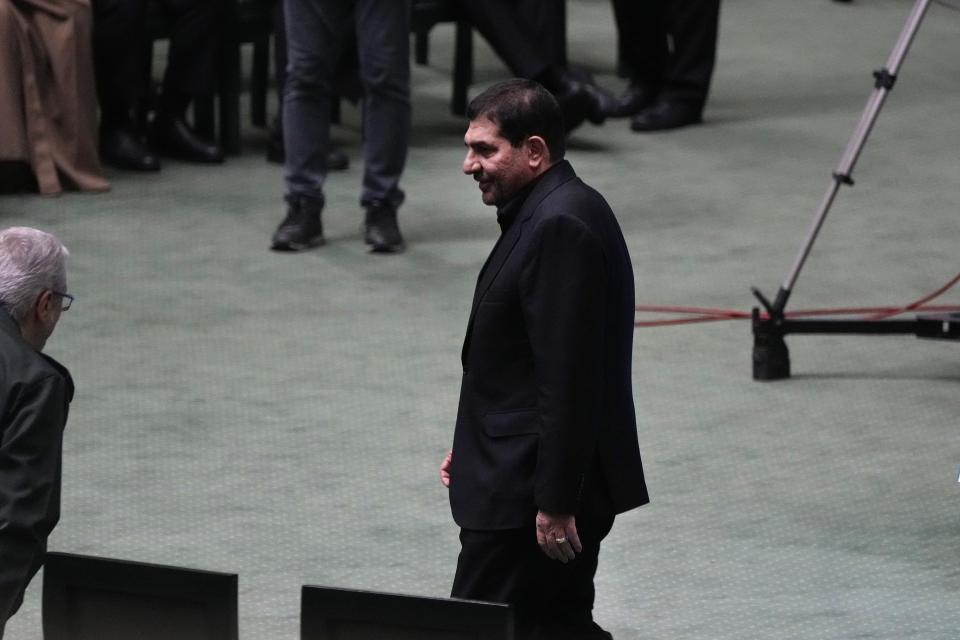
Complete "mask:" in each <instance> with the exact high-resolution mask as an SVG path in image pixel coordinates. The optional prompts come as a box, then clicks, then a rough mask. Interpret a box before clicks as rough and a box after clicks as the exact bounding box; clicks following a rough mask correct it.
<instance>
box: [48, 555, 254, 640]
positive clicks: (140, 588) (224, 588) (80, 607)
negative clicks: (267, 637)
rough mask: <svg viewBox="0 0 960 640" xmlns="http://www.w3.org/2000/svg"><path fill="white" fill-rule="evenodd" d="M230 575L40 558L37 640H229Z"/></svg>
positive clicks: (232, 637) (232, 627) (233, 584)
mask: <svg viewBox="0 0 960 640" xmlns="http://www.w3.org/2000/svg"><path fill="white" fill-rule="evenodd" d="M237 584H238V579H237V575H236V574H233V573H216V572H212V571H201V570H198V569H186V568H182V567H170V566H163V565H155V564H144V563H142V562H131V561H127V560H113V559H109V558H96V557H92V556H83V555H75V554H69V553H48V554H47V556H46V559H45V560H44V569H43V637H44V638H45V640H91V639H96V640H130V639H131V638H137V639H138V640H170V639H171V638H176V639H177V640H237V629H238V623H237V591H238V589H237Z"/></svg>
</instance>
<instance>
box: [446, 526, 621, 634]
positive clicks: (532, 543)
mask: <svg viewBox="0 0 960 640" xmlns="http://www.w3.org/2000/svg"><path fill="white" fill-rule="evenodd" d="M613 520H614V517H613V516H612V515H606V516H590V517H587V516H577V533H578V534H579V536H580V541H581V543H582V544H583V551H582V552H580V553H579V554H577V557H576V558H574V559H573V560H571V561H570V562H568V563H567V564H563V563H561V562H560V561H558V560H551V559H550V558H548V557H547V556H546V555H545V554H544V553H543V551H542V550H541V549H540V547H539V546H538V545H537V534H536V530H535V529H534V528H533V527H532V526H531V527H530V528H524V529H509V530H505V531H474V530H469V529H461V530H460V543H461V551H460V557H459V559H458V561H457V572H456V575H455V576H454V580H453V589H452V591H451V596H452V597H454V598H464V599H468V600H482V601H485V602H503V603H508V604H511V605H513V606H514V610H515V614H514V615H515V623H516V630H517V638H518V640H531V639H536V638H551V639H557V638H564V639H571V640H573V639H581V638H582V639H587V638H598V639H599V638H609V637H610V635H609V634H607V633H606V632H605V631H603V630H602V629H600V627H598V626H597V625H596V624H595V623H594V622H593V600H594V594H595V591H594V586H593V577H594V575H595V574H596V572H597V557H598V554H599V553H600V542H601V541H602V540H603V539H604V538H605V537H606V535H607V534H608V533H609V532H610V528H611V527H612V526H613Z"/></svg>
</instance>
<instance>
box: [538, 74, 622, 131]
mask: <svg viewBox="0 0 960 640" xmlns="http://www.w3.org/2000/svg"><path fill="white" fill-rule="evenodd" d="M553 95H554V97H555V98H556V99H557V103H558V104H559V105H560V111H561V113H563V122H564V125H565V126H566V129H567V131H568V132H569V131H572V130H573V129H576V128H577V127H579V126H580V125H581V124H583V121H584V120H589V121H590V122H592V123H593V124H602V123H603V121H604V120H605V119H606V118H607V114H608V113H610V111H612V110H613V109H614V106H615V103H616V98H615V97H614V96H613V94H612V93H610V92H609V91H607V90H606V89H604V88H603V87H601V86H599V85H597V84H596V83H594V82H593V81H592V80H589V79H578V78H574V77H572V76H571V75H565V76H564V77H563V78H561V80H560V82H559V84H558V86H557V87H556V89H555V90H554V91H553Z"/></svg>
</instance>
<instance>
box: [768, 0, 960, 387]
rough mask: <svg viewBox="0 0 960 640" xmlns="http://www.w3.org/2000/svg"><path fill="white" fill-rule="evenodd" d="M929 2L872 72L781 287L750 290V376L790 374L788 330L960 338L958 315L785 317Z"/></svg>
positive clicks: (923, 1)
mask: <svg viewBox="0 0 960 640" xmlns="http://www.w3.org/2000/svg"><path fill="white" fill-rule="evenodd" d="M930 2H931V0H917V2H916V4H914V6H913V9H912V10H911V12H910V16H909V18H908V19H907V24H906V25H905V26H904V28H903V31H902V32H901V33H900V38H899V39H898V40H897V43H896V45H895V46H894V48H893V52H892V53H891V54H890V58H889V60H887V64H886V66H885V67H884V68H882V69H880V70H879V71H875V72H874V73H873V77H874V79H875V82H874V89H873V92H872V93H871V94H870V98H869V99H868V100H867V105H866V107H865V109H864V111H863V114H862V115H861V116H860V122H859V123H858V124H857V127H856V129H855V130H854V132H853V135H852V136H851V138H850V142H849V143H847V148H846V151H844V154H843V157H842V158H841V159H840V164H839V165H838V166H837V169H836V171H834V172H833V180H832V181H831V182H830V186H829V188H828V189H827V192H826V194H825V195H824V196H823V200H822V201H821V203H820V208H819V210H818V211H817V215H816V217H815V218H814V221H813V225H812V226H811V228H810V232H809V233H808V234H807V239H806V241H805V243H804V245H803V247H802V248H801V249H800V252H799V253H798V254H797V257H796V259H795V261H794V263H793V266H792V267H791V268H790V272H789V274H788V275H787V278H786V279H785V280H784V281H783V284H782V285H781V286H780V290H779V291H778V292H777V296H776V298H775V299H774V301H773V302H772V303H771V302H770V301H769V300H768V299H767V298H766V297H764V295H763V294H762V293H760V291H758V290H757V289H756V288H754V289H753V294H754V295H755V296H756V297H757V299H758V300H759V301H760V303H761V304H762V305H763V307H764V309H766V311H767V317H765V318H764V317H762V316H761V314H760V310H759V309H758V308H754V309H753V336H754V342H753V378H754V379H755V380H778V379H781V378H788V377H790V354H789V351H788V350H787V345H786V343H785V342H784V339H783V338H784V336H785V335H786V334H788V333H864V334H895V333H898V334H911V333H912V334H916V335H917V336H920V337H924V338H946V339H958V338H960V314H939V315H929V316H918V317H917V318H916V319H914V320H793V319H787V318H785V317H784V307H786V305H787V299H788V298H789V297H790V293H791V291H792V290H793V286H794V284H795V283H796V281H797V277H798V276H799V275H800V270H801V269H802V268H803V265H804V263H805V262H806V260H807V257H808V256H809V255H810V250H811V248H812V247H813V243H814V241H815V240H816V239H817V234H818V233H819V232H820V227H822V226H823V222H824V220H825V219H826V217H827V212H828V211H829V210H830V206H831V205H832V204H833V200H834V198H836V196H837V192H838V191H839V190H840V187H841V185H845V184H846V185H853V178H852V177H851V174H852V172H853V166H854V164H856V162H857V158H858V157H859V156H860V152H861V151H862V150H863V146H864V143H865V142H866V140H867V136H868V135H869V134H870V131H871V130H872V129H873V124H874V122H875V121H876V119H877V114H878V113H879V112H880V108H881V107H882V106H883V102H884V100H885V99H886V97H887V94H888V93H889V92H890V90H891V89H892V88H893V85H894V83H895V82H896V79H897V71H898V70H899V69H900V64H901V63H902V62H903V59H904V57H905V56H906V55H907V49H909V47H910V44H911V43H912V42H913V38H914V36H915V35H916V33H917V29H918V28H919V27H920V22H921V21H922V20H923V16H924V14H925V13H926V11H927V8H928V7H929V6H930Z"/></svg>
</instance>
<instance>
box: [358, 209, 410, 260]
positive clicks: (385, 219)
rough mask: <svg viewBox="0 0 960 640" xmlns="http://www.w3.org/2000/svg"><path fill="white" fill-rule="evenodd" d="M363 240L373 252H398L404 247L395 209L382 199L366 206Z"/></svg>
mask: <svg viewBox="0 0 960 640" xmlns="http://www.w3.org/2000/svg"><path fill="white" fill-rule="evenodd" d="M363 227H364V232H363V241H364V242H365V243H367V244H368V245H370V251H371V252H373V253H400V252H401V251H403V249H404V244H403V236H401V235H400V227H399V226H398V225H397V210H396V209H395V208H394V207H393V206H391V205H390V204H388V203H386V202H383V201H382V200H374V201H373V202H372V203H371V204H370V205H369V206H367V212H366V215H365V216H364V223H363Z"/></svg>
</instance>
